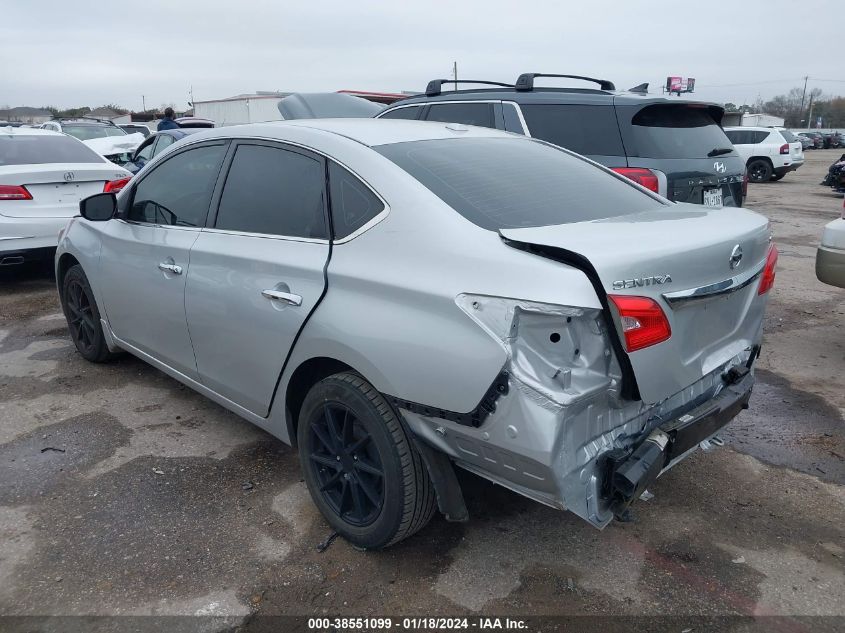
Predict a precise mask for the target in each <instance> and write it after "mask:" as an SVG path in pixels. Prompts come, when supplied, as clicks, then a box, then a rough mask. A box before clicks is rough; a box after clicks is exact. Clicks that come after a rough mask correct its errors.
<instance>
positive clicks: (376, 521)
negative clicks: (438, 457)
mask: <svg viewBox="0 0 845 633" xmlns="http://www.w3.org/2000/svg"><path fill="white" fill-rule="evenodd" d="M297 439H298V444H299V457H300V461H301V463H302V470H303V472H304V475H305V483H306V484H307V486H308V491H309V492H310V493H311V498H312V499H313V500H314V503H315V504H316V505H317V507H318V508H319V510H320V512H321V513H322V514H323V516H324V517H325V518H326V520H327V521H328V522H329V524H330V525H331V526H332V528H333V529H334V530H335V531H336V532H338V533H339V534H340V535H341V536H343V537H344V538H345V539H346V540H348V541H349V542H350V543H352V544H353V545H356V546H358V547H362V548H365V549H381V548H383V547H388V546H389V545H393V544H394V543H398V542H399V541H401V540H403V539H405V538H408V537H409V536H411V535H412V534H414V533H415V532H417V531H419V530H420V529H422V528H423V527H425V525H426V524H427V523H428V522H429V520H430V519H431V517H432V515H433V514H434V510H435V507H436V505H435V493H434V486H433V485H432V483H431V479H430V478H429V476H428V472H427V471H426V468H425V464H424V463H423V461H422V458H421V457H420V455H419V453H418V452H417V450H416V449H415V448H414V446H413V443H412V441H411V438H410V437H409V434H408V431H406V429H405V426H404V424H403V423H402V421H401V420H400V419H399V416H398V414H397V413H396V412H395V411H394V410H393V408H392V407H391V406H390V405H389V404H388V403H387V401H386V400H385V399H384V398H383V397H382V395H381V394H380V393H379V392H378V391H376V389H375V388H374V387H373V386H372V385H370V384H369V383H368V382H367V381H366V380H364V379H363V378H362V377H361V376H359V375H358V374H355V373H352V372H344V373H340V374H334V375H333V376H329V377H328V378H324V379H323V380H321V381H320V382H318V383H317V384H316V385H314V386H313V387H312V388H311V390H310V391H309V392H308V395H307V396H306V397H305V401H304V402H303V403H302V409H301V411H300V414H299V425H298V429H297Z"/></svg>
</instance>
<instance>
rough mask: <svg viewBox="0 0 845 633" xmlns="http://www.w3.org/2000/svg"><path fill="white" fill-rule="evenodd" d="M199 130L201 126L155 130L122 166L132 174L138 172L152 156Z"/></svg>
mask: <svg viewBox="0 0 845 633" xmlns="http://www.w3.org/2000/svg"><path fill="white" fill-rule="evenodd" d="M200 131H202V128H174V129H172V130H162V131H160V132H156V133H155V134H153V135H151V136H149V137H147V139H146V140H145V141H144V142H143V143H141V144H140V145H139V146H138V149H136V150H135V153H134V154H132V156H131V157H130V159H129V160H128V161H127V162H126V163H125V164H124V165H123V167H124V168H125V169H128V170H129V171H131V172H132V173H133V174H135V173H138V172H139V171H140V170H141V169H142V168H143V167H144V165H146V164H147V163H148V162H149V161H150V160H151V159H152V158H153V157H154V156H158V155H159V154H160V153H161V152H163V151H164V150H165V149H166V148H168V147H170V146H171V145H173V143H175V142H176V141H178V140H181V139H183V138H185V137H186V136H189V135H191V134H194V133H196V132H200Z"/></svg>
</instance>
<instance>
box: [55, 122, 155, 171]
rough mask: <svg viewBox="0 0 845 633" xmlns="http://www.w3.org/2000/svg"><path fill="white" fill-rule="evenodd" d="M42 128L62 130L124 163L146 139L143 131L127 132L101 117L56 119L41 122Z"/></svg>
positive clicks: (109, 157)
mask: <svg viewBox="0 0 845 633" xmlns="http://www.w3.org/2000/svg"><path fill="white" fill-rule="evenodd" d="M40 127H41V129H42V130H50V131H52V132H62V133H63V134H68V135H70V136H73V137H75V138H78V139H79V140H80V141H82V142H83V143H85V144H86V145H87V146H88V147H90V148H91V149H93V150H94V151H95V152H97V153H98V154H99V155H100V156H103V157H105V158H106V159H107V160H109V161H111V162H113V163H114V164H115V165H123V164H125V163H126V162H127V161H128V160H129V157H130V156H131V155H132V152H134V151H135V149H136V148H137V147H138V145H140V144H141V142H142V141H143V140H144V136H143V134H141V133H139V132H138V133H134V134H127V133H126V131H125V130H123V129H122V128H120V127H118V126H117V125H115V124H114V123H112V122H111V121H108V120H99V119H54V120H52V121H47V122H46V123H42V124H41V126H40Z"/></svg>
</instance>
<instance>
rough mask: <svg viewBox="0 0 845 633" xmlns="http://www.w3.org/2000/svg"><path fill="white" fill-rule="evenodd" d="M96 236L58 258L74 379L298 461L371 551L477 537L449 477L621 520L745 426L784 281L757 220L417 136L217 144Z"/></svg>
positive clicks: (201, 147)
mask: <svg viewBox="0 0 845 633" xmlns="http://www.w3.org/2000/svg"><path fill="white" fill-rule="evenodd" d="M80 210H81V216H82V217H81V218H75V219H74V220H72V221H71V222H70V224H69V225H68V227H67V228H66V230H65V231H64V233H63V234H62V236H61V238H60V242H59V247H58V252H57V253H56V277H57V281H58V288H59V293H60V297H61V302H62V306H63V309H64V312H65V315H66V316H67V321H68V324H69V327H70V332H71V336H72V338H73V341H74V343H75V345H76V347H77V349H78V350H79V353H80V354H81V355H82V356H83V357H84V358H86V359H87V360H89V361H92V362H103V361H107V360H109V359H110V358H112V356H113V355H114V354H115V353H118V352H120V351H128V352H130V353H132V354H134V355H136V356H138V357H140V358H142V359H144V360H145V361H147V362H149V363H150V364H152V365H154V366H155V367H157V368H159V369H160V370H162V371H164V372H166V373H167V374H169V375H170V376H172V377H174V378H176V379H177V380H179V381H180V382H183V383H185V384H186V385H188V386H190V387H191V388H193V389H195V390H196V391H198V392H200V393H202V394H204V395H206V396H207V397H209V398H211V399H212V400H214V401H215V402H218V403H220V404H221V405H223V406H224V407H226V408H227V409H230V410H231V411H233V412H235V413H236V414H238V415H239V416H241V417H243V418H245V419H247V420H249V421H251V422H253V423H255V424H257V425H258V426H260V427H261V428H263V429H265V430H267V431H268V432H270V433H272V434H273V435H275V436H276V437H278V438H279V439H281V440H282V441H284V442H287V443H289V444H293V445H296V446H297V447H298V451H299V455H300V458H301V463H302V468H303V471H304V476H305V481H306V482H307V485H308V488H309V490H310V492H311V496H312V497H313V500H314V502H315V503H316V505H317V506H318V507H319V509H320V511H321V512H322V513H323V515H324V516H325V518H326V520H327V521H328V522H329V523H330V524H331V526H332V527H333V528H334V529H335V530H337V531H338V532H339V533H340V534H342V535H343V536H344V537H345V538H347V539H348V540H349V541H351V542H352V543H354V544H356V545H358V546H360V547H364V548H380V547H385V546H388V545H391V544H393V543H396V542H398V541H400V540H402V539H404V538H406V537H408V536H410V535H411V534H413V533H414V532H416V531H417V530H419V529H421V528H422V527H423V526H425V524H426V523H427V522H428V520H429V519H430V518H431V516H432V514H433V513H434V511H435V509H436V508H439V510H440V511H441V512H442V513H443V514H445V515H446V517H447V518H448V519H450V520H454V521H461V520H466V519H467V509H466V505H465V503H464V498H463V495H462V492H461V487H460V484H459V481H458V479H457V478H456V475H455V466H459V467H461V468H464V469H467V470H469V471H472V472H474V473H477V474H478V475H481V476H482V477H486V478H488V479H490V480H492V481H493V482H495V483H497V484H500V485H502V486H505V487H507V488H510V489H511V490H514V491H516V492H518V493H520V494H522V495H525V496H527V497H529V498H531V499H535V500H537V501H539V502H541V503H544V504H547V505H549V506H552V507H555V508H560V509H567V510H570V511H572V512H574V513H575V514H577V515H578V516H580V517H582V518H583V519H585V520H586V521H589V522H590V523H591V524H593V525H594V526H596V527H598V528H602V527H604V526H605V525H607V524H608V523H609V522H610V521H611V520H612V519H613V517H614V516H617V517H619V516H623V515H624V514H625V513H626V512H627V511H628V508H629V506H630V504H631V503H632V502H633V501H634V500H635V499H637V498H638V497H640V496H641V494H642V493H643V492H644V491H645V490H646V488H647V487H648V486H649V485H650V484H651V483H652V482H653V481H654V480H655V478H656V477H657V476H659V475H660V474H661V473H664V472H665V471H666V470H667V469H669V468H671V467H672V466H673V465H674V464H675V463H676V462H678V461H679V460H681V459H683V458H684V457H685V456H686V455H688V454H689V453H690V452H691V451H693V450H694V449H696V448H697V447H699V446H700V445H702V444H703V443H706V442H707V441H708V440H709V439H710V438H712V437H713V436H714V435H715V434H716V433H717V432H718V430H719V429H720V428H721V427H722V426H724V425H725V424H726V423H727V422H728V421H729V420H730V419H731V418H733V417H734V416H735V415H736V413H737V412H738V411H739V410H741V409H743V408H746V407H747V406H748V405H747V403H748V399H749V396H750V394H751V388H752V383H753V364H754V361H755V359H756V358H757V357H758V355H759V353H760V342H761V329H762V320H763V312H764V309H765V306H766V301H767V297H768V294H767V293H768V291H769V290H770V289H771V287H772V284H773V282H774V275H775V263H776V260H777V250H776V249H775V248H774V245H772V244H771V243H770V236H769V225H768V222H767V221H766V219H765V218H763V217H762V216H760V215H758V214H756V213H753V212H751V211H748V210H745V209H737V208H726V209H706V208H702V207H701V206H692V205H686V204H675V203H671V202H668V201H667V200H665V199H664V198H661V197H659V196H657V195H655V194H652V193H651V192H649V191H647V190H646V189H643V188H642V187H640V186H639V185H636V184H634V183H633V182H631V181H630V180H628V179H626V178H624V177H621V176H618V175H616V174H614V173H613V172H611V171H609V170H607V169H605V168H603V167H600V166H597V165H596V164H594V163H592V162H590V161H588V160H587V159H584V158H582V157H580V156H578V155H576V154H573V153H571V152H568V151H566V150H563V149H561V148H559V147H555V146H553V145H550V144H547V143H544V142H541V141H537V140H535V139H531V138H526V137H522V136H514V135H509V134H506V133H502V132H498V131H495V130H490V129H485V128H474V127H465V126H462V125H456V124H440V123H424V122H416V121H399V120H396V121H380V120H367V119H360V120H353V119H345V120H307V121H300V122H280V123H269V124H255V125H244V126H237V127H227V128H219V129H214V130H209V131H207V132H200V133H198V134H195V135H192V136H190V137H188V138H186V139H185V140H183V141H181V142H179V143H177V144H175V145H173V146H172V147H171V148H169V149H168V150H167V151H165V152H164V153H162V154H160V155H159V156H157V157H156V158H155V159H153V160H152V161H151V162H150V163H149V164H147V165H146V166H145V167H144V168H143V169H142V170H141V171H140V172H139V173H138V174H137V175H136V176H135V177H134V178H133V179H132V181H131V182H130V184H129V185H128V186H126V188H125V189H124V190H123V191H121V192H120V193H119V194H118V195H116V196H115V195H114V194H98V195H95V196H91V197H89V198H87V199H86V200H84V201H83V202H82V203H80Z"/></svg>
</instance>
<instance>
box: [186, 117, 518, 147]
mask: <svg viewBox="0 0 845 633" xmlns="http://www.w3.org/2000/svg"><path fill="white" fill-rule="evenodd" d="M292 127H293V128H300V129H307V130H313V131H314V132H315V133H321V134H322V135H337V136H342V137H344V138H348V139H351V140H353V141H356V142H358V143H361V144H362V145H367V146H368V147H373V146H375V145H388V144H391V143H403V142H407V141H430V140H437V139H447V138H457V137H461V138H482V137H493V138H515V137H514V135H513V134H509V133H507V132H501V131H499V130H493V129H491V128H485V127H476V126H473V125H460V124H454V123H435V122H429V121H408V120H401V119H386V120H385V119H297V120H295V121H271V122H269V123H250V124H247V125H233V126H228V127H221V128H213V129H207V130H200V131H199V137H200V138H208V139H211V138H238V137H264V138H278V139H279V140H284V139H285V134H284V131H285V128H292ZM519 138H522V137H519ZM197 140H199V139H197Z"/></svg>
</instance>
